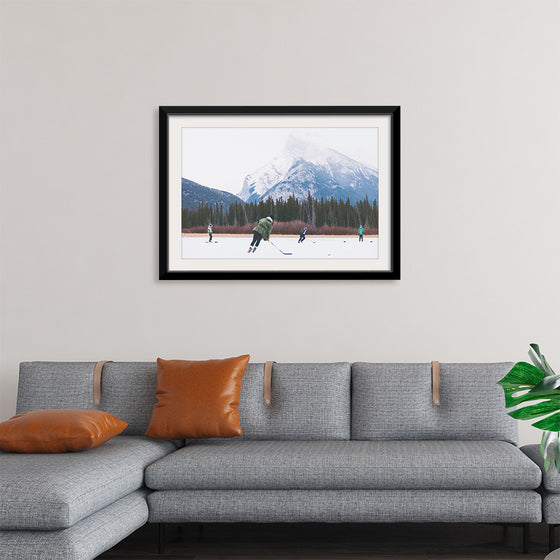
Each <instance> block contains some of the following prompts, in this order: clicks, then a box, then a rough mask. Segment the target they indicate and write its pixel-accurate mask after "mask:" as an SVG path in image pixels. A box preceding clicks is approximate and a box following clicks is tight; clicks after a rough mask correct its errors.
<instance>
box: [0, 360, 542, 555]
mask: <svg viewBox="0 0 560 560" xmlns="http://www.w3.org/2000/svg"><path fill="white" fill-rule="evenodd" d="M94 365H95V364H94V363H87V362H79V363H68V362H60V363H54V362H28V363H22V364H21V367H20V378H19V387H18V402H17V411H18V412H24V411H28V410H37V409H46V408H89V409H91V408H99V409H101V410H105V411H107V412H110V413H112V414H114V415H115V416H117V417H119V418H121V419H122V420H124V421H125V422H128V424H129V426H128V428H127V429H126V430H125V431H124V432H123V434H121V435H119V436H117V437H115V438H113V439H112V440H111V441H109V442H108V443H106V444H104V445H103V446H101V447H99V448H96V449H92V450H89V451H85V452H80V453H66V454H58V455H49V454H46V455H41V454H28V455H24V454H11V453H0V557H2V558H10V559H13V560H31V559H33V560H37V559H49V560H50V559H57V560H85V559H90V558H95V557H96V556H97V555H99V554H101V553H102V552H103V551H104V550H107V549H108V548H110V547H112V546H113V545H114V544H116V543H117V542H119V541H120V540H122V539H123V538H125V537H126V536H127V535H129V534H130V533H131V532H133V531H134V530H136V529H138V528H139V527H141V526H142V525H144V524H145V523H146V522H149V523H159V524H166V523H186V522H197V523H213V522H366V523H385V522H415V523H416V522H419V523H421V522H474V523H501V524H522V525H523V526H524V527H527V524H529V523H538V522H540V521H541V516H542V505H541V494H540V493H539V492H538V491H537V489H538V488H539V486H540V484H541V480H542V473H541V469H540V468H539V466H538V465H537V464H535V461H534V460H533V459H538V458H536V457H532V456H531V458H529V457H528V456H527V454H525V453H523V452H522V451H521V450H520V449H519V448H518V447H517V424H516V421H514V420H512V419H511V418H510V417H509V416H508V415H507V414H506V413H505V411H504V398H503V393H502V389H501V388H500V387H499V386H497V385H496V382H497V381H498V380H499V379H500V378H501V377H503V376H504V375H505V374H506V373H507V371H508V370H509V369H510V368H511V366H512V364H509V363H499V364H441V388H440V401H441V404H440V406H434V405H433V404H432V375H431V367H430V364H370V363H354V364H350V363H332V364H275V365H274V368H273V373H272V404H271V406H264V403H263V364H249V366H248V368H247V371H246V373H245V375H244V377H243V383H242V390H241V399H240V404H239V413H240V420H241V426H242V428H243V435H242V436H241V437H239V438H234V439H228V440H187V441H185V442H177V441H159V440H150V439H148V438H145V437H144V436H143V434H144V432H145V430H146V428H147V425H148V422H149V419H150V414H151V410H152V406H153V404H154V402H155V396H154V393H155V387H156V364H155V363H152V362H150V363H143V362H114V363H107V364H106V365H105V367H104V370H103V379H102V397H101V404H100V405H99V406H98V407H95V406H94V405H93V370H94ZM160 526H161V527H163V526H164V525H160ZM524 535H525V536H526V533H525V532H524ZM525 542H526V541H525ZM160 544H161V543H160Z"/></svg>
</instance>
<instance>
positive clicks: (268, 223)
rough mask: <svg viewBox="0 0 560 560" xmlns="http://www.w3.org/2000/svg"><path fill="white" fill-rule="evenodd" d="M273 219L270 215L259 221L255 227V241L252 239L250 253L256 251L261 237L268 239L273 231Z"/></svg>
mask: <svg viewBox="0 0 560 560" xmlns="http://www.w3.org/2000/svg"><path fill="white" fill-rule="evenodd" d="M273 221H274V220H273V219H272V218H271V217H270V216H267V217H266V218H261V219H260V220H259V223H258V224H257V225H256V226H255V227H254V228H253V241H251V246H250V247H249V250H248V251H247V252H248V253H251V252H253V253H254V252H255V251H256V250H257V247H258V246H259V243H260V242H261V239H264V240H265V241H268V238H269V237H270V233H271V232H272V223H273Z"/></svg>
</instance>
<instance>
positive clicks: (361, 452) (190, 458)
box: [146, 441, 541, 490]
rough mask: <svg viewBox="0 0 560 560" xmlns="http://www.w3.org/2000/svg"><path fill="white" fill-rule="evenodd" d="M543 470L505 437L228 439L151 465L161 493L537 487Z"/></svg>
mask: <svg viewBox="0 0 560 560" xmlns="http://www.w3.org/2000/svg"><path fill="white" fill-rule="evenodd" d="M540 482H541V472H540V469H539V468H538V467H537V465H535V464H534V463H533V462H532V461H531V460H529V459H528V458H527V457H526V456H525V455H524V454H523V453H522V452H521V451H520V450H519V449H518V448H517V447H515V446H513V445H511V444H509V443H506V442H501V441H306V442H303V441H283V442H282V441H228V442H210V443H199V444H190V445H188V446H187V447H184V448H183V449H180V450H178V451H175V452H174V453H172V454H170V455H167V456H166V457H164V458H162V459H160V460H159V461H157V462H155V463H154V464H152V465H150V466H149V467H148V468H147V469H146V485H147V486H148V487H149V488H152V489H157V490H183V489H205V490H211V489H214V490H235V489H252V490H254V489H259V490H260V489H262V490H267V489H302V488H304V489H321V490H322V489H337V490H341V489H401V488H407V489H416V488H423V489H425V488H433V489H444V488H452V489H508V490H513V489H533V488H537V487H538V486H539V484H540Z"/></svg>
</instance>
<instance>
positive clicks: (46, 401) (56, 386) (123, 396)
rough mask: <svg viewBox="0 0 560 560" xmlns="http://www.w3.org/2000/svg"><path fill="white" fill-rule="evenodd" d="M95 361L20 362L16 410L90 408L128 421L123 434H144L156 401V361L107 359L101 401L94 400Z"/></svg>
mask: <svg viewBox="0 0 560 560" xmlns="http://www.w3.org/2000/svg"><path fill="white" fill-rule="evenodd" d="M94 367H95V362H23V363H22V364H20V373H19V385H18V400H17V412H18V413H20V412H27V411H29V410H42V409H48V408H89V409H99V410H103V411H105V412H110V413H111V414H113V415H115V416H116V417H117V418H120V419H121V420H123V421H124V422H127V423H128V427H127V428H126V429H125V430H124V432H123V435H129V436H135V435H136V436H139V435H144V433H145V431H146V429H147V428H148V423H149V421H150V416H151V414H152V407H153V405H154V403H155V402H156V398H155V391H156V376H157V370H156V363H155V362H109V363H106V364H105V365H104V367H103V376H102V383H101V405H100V406H94V404H93V370H94Z"/></svg>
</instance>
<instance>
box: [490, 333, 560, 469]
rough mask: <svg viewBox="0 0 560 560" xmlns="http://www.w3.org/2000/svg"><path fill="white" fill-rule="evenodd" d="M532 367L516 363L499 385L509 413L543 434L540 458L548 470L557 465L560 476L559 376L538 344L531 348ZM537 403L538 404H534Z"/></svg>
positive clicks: (532, 345) (524, 363) (525, 363)
mask: <svg viewBox="0 0 560 560" xmlns="http://www.w3.org/2000/svg"><path fill="white" fill-rule="evenodd" d="M529 358H531V361H532V362H533V363H532V364H528V363H527V362H517V363H516V364H515V365H514V366H513V368H512V369H511V370H510V371H509V373H508V374H507V375H506V376H505V377H504V378H503V379H501V380H500V381H498V385H501V386H502V388H503V390H504V394H505V397H506V409H510V410H507V413H508V414H509V415H510V416H511V417H512V418H516V419H517V420H532V419H534V418H540V420H538V421H537V422H534V423H533V426H535V428H539V430H543V432H544V433H543V435H542V439H541V454H542V456H543V457H544V458H545V463H544V464H545V469H546V470H548V469H549V467H550V463H551V462H552V461H554V466H555V467H556V470H558V471H559V472H560V440H559V437H558V436H559V432H560V375H556V374H555V373H554V371H553V370H552V368H551V367H550V365H549V364H548V362H547V361H546V358H545V357H544V355H543V354H542V353H541V351H540V348H539V345H538V344H531V345H530V350H529ZM535 401H537V402H535Z"/></svg>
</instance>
